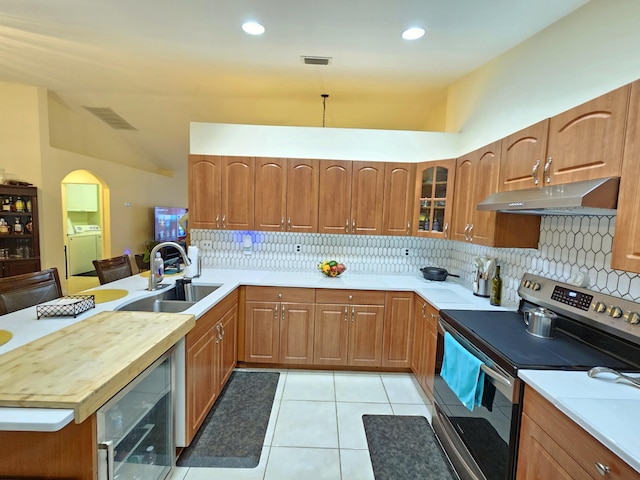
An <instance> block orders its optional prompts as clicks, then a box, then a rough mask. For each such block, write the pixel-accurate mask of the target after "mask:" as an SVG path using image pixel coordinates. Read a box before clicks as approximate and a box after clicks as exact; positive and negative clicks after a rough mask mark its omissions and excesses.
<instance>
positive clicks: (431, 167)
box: [413, 159, 456, 238]
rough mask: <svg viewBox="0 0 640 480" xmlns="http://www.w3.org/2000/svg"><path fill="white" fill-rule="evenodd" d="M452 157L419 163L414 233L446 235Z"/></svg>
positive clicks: (445, 236)
mask: <svg viewBox="0 0 640 480" xmlns="http://www.w3.org/2000/svg"><path fill="white" fill-rule="evenodd" d="M455 165H456V162H455V159H452V160H440V161H435V162H425V163H420V164H419V165H418V168H417V172H416V191H415V197H416V202H417V208H416V210H415V213H414V216H415V218H414V222H413V224H414V234H415V235H418V236H424V237H433V238H449V225H450V223H451V212H452V209H453V185H454V180H455V172H456V169H455Z"/></svg>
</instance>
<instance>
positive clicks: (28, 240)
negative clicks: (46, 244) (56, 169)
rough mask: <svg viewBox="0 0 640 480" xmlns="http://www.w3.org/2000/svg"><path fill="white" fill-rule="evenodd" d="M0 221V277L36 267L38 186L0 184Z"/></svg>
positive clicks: (38, 248) (37, 261)
mask: <svg viewBox="0 0 640 480" xmlns="http://www.w3.org/2000/svg"><path fill="white" fill-rule="evenodd" d="M1 220H4V222H2V221H1ZM16 222H18V223H19V225H20V227H18V228H16ZM0 224H2V225H3V226H2V227H0V228H1V230H0V249H2V251H1V252H0V278H1V277H12V276H14V275H21V274H23V273H31V272H37V271H39V270H40V232H39V222H38V189H37V188H36V187H22V186H14V185H0ZM3 252H4V253H3Z"/></svg>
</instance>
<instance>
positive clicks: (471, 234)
mask: <svg viewBox="0 0 640 480" xmlns="http://www.w3.org/2000/svg"><path fill="white" fill-rule="evenodd" d="M471 232H473V223H472V224H471V225H469V241H470V242H473V233H471Z"/></svg>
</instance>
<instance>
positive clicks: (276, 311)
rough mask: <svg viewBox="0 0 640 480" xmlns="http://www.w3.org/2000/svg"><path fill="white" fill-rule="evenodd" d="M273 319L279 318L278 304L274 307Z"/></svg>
mask: <svg viewBox="0 0 640 480" xmlns="http://www.w3.org/2000/svg"><path fill="white" fill-rule="evenodd" d="M273 319H274V320H278V305H276V306H275V307H273Z"/></svg>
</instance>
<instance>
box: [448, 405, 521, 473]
mask: <svg viewBox="0 0 640 480" xmlns="http://www.w3.org/2000/svg"><path fill="white" fill-rule="evenodd" d="M451 421H452V422H453V423H454V424H457V425H458V428H461V429H462V431H463V432H465V438H466V439H467V448H468V449H469V451H470V452H471V454H472V455H473V456H474V458H475V459H476V462H478V464H479V465H480V467H481V468H482V471H483V472H485V473H486V476H487V478H507V457H508V449H509V447H508V446H507V444H506V442H505V441H504V440H503V439H502V437H500V435H498V432H496V430H495V428H493V427H492V426H491V423H489V421H488V420H486V419H484V418H469V417H452V418H451Z"/></svg>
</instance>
